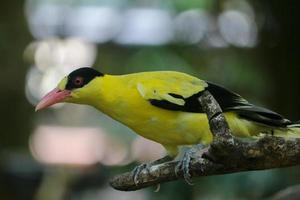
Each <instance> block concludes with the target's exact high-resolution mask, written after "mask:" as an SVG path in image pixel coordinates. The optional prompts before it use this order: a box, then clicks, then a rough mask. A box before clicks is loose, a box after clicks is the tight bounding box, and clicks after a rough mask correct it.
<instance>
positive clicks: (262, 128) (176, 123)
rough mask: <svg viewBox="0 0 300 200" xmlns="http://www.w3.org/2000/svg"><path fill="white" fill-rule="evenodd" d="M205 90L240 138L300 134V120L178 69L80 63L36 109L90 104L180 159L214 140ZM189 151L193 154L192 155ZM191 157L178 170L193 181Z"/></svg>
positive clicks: (171, 157) (149, 164) (187, 179)
mask: <svg viewBox="0 0 300 200" xmlns="http://www.w3.org/2000/svg"><path fill="white" fill-rule="evenodd" d="M204 91H209V92H210V93H211V95H212V96H213V97H214V98H215V99H216V101H217V102H218V104H219V105H220V107H221V109H222V111H223V114H224V116H225V119H226V121H227V123H228V125H229V128H230V130H231V132H232V134H233V135H234V136H236V137H242V138H257V137H259V136H260V135H262V134H271V135H275V136H283V137H297V136H299V135H300V123H297V122H292V121H290V120H288V119H286V118H284V117H283V116H282V115H280V114H278V113H276V112H274V111H271V110H269V109H266V108H263V107H259V106H256V105H254V104H251V103H249V102H248V101H247V100H246V99H244V98H243V97H241V96H240V95H239V94H237V93H235V92H232V91H230V90H228V89H226V88H224V87H222V86H220V85H217V84H214V83H212V82H208V81H204V80H201V79H199V78H197V77H195V76H191V75H188V74H186V73H182V72H177V71H148V72H137V73H131V74H124V75H110V74H103V73H101V72H99V71H97V70H95V69H93V68H91V67H83V68H79V69H76V70H74V71H73V72H71V73H70V74H69V75H67V76H65V77H64V78H63V79H62V80H61V81H60V82H59V83H58V85H57V87H55V88H54V89H53V90H52V91H50V92H49V93H48V94H46V95H45V96H44V97H43V98H42V99H41V101H40V102H39V103H38V104H37V106H36V108H35V109H36V111H38V110H42V109H45V108H47V107H49V106H51V105H53V104H56V103H61V102H66V103H75V104H86V105H90V106H92V107H94V108H96V109H98V110H99V111H101V112H103V113H104V114H106V115H108V116H110V117H111V118H113V119H114V120H116V121H119V122H120V123H122V124H124V125H126V126H127V127H129V128H130V129H132V130H133V131H134V132H135V133H137V134H138V135H141V136H143V137H145V138H147V139H150V140H153V141H155V142H158V143H160V144H161V145H162V146H163V147H164V148H165V149H166V152H167V156H166V158H167V159H174V158H176V157H177V156H178V155H179V153H180V149H181V147H184V146H191V145H197V144H200V145H203V146H207V145H209V144H210V143H211V142H212V139H213V135H212V133H211V130H210V128H209V122H208V119H207V116H206V114H205V112H204V111H203V109H202V106H201V105H200V103H199V101H198V98H199V97H200V96H201V94H202V93H203V92H204ZM184 156H186V157H187V158H191V156H192V154H191V153H186V154H184ZM164 160H165V159H161V160H158V161H159V162H161V161H164ZM186 161H188V162H189V161H190V159H184V158H181V162H179V165H180V166H178V168H176V169H182V170H183V174H184V178H185V179H186V181H187V182H190V178H191V175H190V174H189V163H186ZM154 163H156V162H155V161H154V162H152V163H148V164H146V165H145V164H144V165H143V164H142V165H140V166H137V167H136V168H135V170H134V176H133V177H134V182H135V183H136V184H138V178H137V177H138V175H139V173H140V172H141V170H142V169H144V168H148V167H149V166H151V164H154Z"/></svg>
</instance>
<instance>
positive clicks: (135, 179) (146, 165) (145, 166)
mask: <svg viewBox="0 0 300 200" xmlns="http://www.w3.org/2000/svg"><path fill="white" fill-rule="evenodd" d="M150 167H151V164H150V163H143V164H141V165H138V166H136V167H135V168H134V169H133V171H132V176H133V182H134V184H135V185H138V184H139V175H140V173H141V172H142V171H143V170H144V169H146V170H147V172H149V169H150Z"/></svg>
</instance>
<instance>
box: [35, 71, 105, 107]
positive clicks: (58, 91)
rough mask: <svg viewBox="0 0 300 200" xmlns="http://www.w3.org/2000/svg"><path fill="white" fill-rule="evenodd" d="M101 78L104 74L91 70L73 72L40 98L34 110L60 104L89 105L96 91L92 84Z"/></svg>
mask: <svg viewBox="0 0 300 200" xmlns="http://www.w3.org/2000/svg"><path fill="white" fill-rule="evenodd" d="M102 76H104V74H102V73H100V72H98V71H97V70H95V69H92V68H80V69H76V70H74V71H73V72H71V73H70V74H69V75H68V76H66V77H64V78H63V79H62V80H61V81H60V82H59V83H58V85H57V87H56V88H54V89H53V90H52V91H50V92H49V93H48V94H46V95H45V96H44V97H43V98H42V100H41V101H40V102H39V103H38V104H37V106H36V108H35V110H36V111H38V110H42V109H44V108H47V107H49V106H51V105H54V104H56V103H60V102H70V103H78V104H89V101H90V97H91V93H93V92H94V90H96V89H97V88H96V87H95V84H92V83H93V82H95V81H96V80H97V77H102Z"/></svg>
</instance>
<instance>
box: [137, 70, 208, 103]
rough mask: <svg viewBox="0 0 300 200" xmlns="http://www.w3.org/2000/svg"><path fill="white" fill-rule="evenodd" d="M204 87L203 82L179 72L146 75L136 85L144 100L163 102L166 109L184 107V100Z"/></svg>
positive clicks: (205, 84) (205, 85)
mask: <svg viewBox="0 0 300 200" xmlns="http://www.w3.org/2000/svg"><path fill="white" fill-rule="evenodd" d="M205 87H207V83H206V82H205V81H202V80H200V79H198V78H195V77H193V76H189V75H187V74H183V73H179V72H164V73H155V74H150V73H148V74H147V77H144V78H143V79H142V80H140V81H138V83H137V89H138V91H139V93H140V95H141V96H142V97H143V98H144V99H146V100H148V101H150V102H151V103H152V102H154V104H155V102H162V103H163V102H165V103H166V104H168V105H167V108H168V106H170V108H173V107H174V108H175V107H177V106H179V107H180V106H184V105H185V103H186V102H185V99H186V98H189V97H191V96H192V95H194V94H197V93H199V92H201V91H203V90H204V89H205Z"/></svg>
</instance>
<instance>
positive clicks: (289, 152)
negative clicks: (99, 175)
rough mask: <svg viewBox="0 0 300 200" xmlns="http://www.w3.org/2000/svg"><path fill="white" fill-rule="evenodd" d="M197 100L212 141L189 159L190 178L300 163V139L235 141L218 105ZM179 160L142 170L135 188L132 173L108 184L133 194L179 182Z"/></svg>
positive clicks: (206, 98)
mask: <svg viewBox="0 0 300 200" xmlns="http://www.w3.org/2000/svg"><path fill="white" fill-rule="evenodd" d="M199 101H200V103H201V106H202V107H203V110H204V111H205V113H206V114H207V117H208V119H209V124H210V129H211V132H212V133H213V136H214V137H213V142H212V143H211V144H210V145H209V146H208V148H206V149H205V150H202V151H201V152H199V157H197V158H196V159H192V161H191V164H190V174H191V175H192V177H200V176H210V175H217V174H227V173H235V172H241V171H250V170H263V169H270V168H279V167H287V166H293V165H298V164H300V139H299V138H281V137H275V136H270V135H266V136H264V137H261V138H260V139H258V140H250V139H248V140H246V139H241V138H236V137H234V136H233V135H232V134H231V133H230V129H229V126H228V124H227V122H226V120H225V117H224V115H223V114H222V110H221V108H220V106H219V104H218V103H217V102H216V100H215V99H214V97H213V96H212V95H211V94H210V93H209V92H208V91H204V92H203V94H202V95H201V96H200V98H199ZM177 164H178V161H171V162H166V163H163V164H159V165H154V166H151V167H150V170H148V171H147V170H143V171H142V172H141V173H140V175H139V177H138V178H139V183H138V184H137V185H135V183H134V181H133V176H132V173H131V172H127V173H124V174H121V175H117V176H115V177H114V178H113V179H112V180H111V181H110V184H111V186H112V187H114V188H115V189H117V190H123V191H132V190H138V189H141V188H145V187H148V186H151V185H157V184H159V183H163V182H167V181H173V180H177V179H181V178H182V177H183V174H182V172H179V174H178V176H176V174H175V167H176V165H177Z"/></svg>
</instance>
